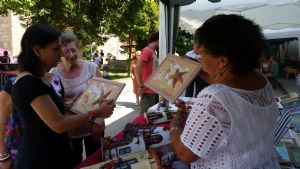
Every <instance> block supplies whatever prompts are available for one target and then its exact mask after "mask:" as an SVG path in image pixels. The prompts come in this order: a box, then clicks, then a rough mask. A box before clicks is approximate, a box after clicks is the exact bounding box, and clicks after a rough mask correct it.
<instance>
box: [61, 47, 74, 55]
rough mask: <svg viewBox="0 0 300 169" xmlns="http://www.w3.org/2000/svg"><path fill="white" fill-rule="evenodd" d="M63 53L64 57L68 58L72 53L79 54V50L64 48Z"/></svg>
mask: <svg viewBox="0 0 300 169" xmlns="http://www.w3.org/2000/svg"><path fill="white" fill-rule="evenodd" d="M62 51H63V53H64V55H66V56H68V55H70V53H72V54H75V53H77V52H78V50H77V49H76V48H69V49H68V48H62Z"/></svg>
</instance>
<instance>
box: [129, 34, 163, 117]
mask: <svg viewBox="0 0 300 169" xmlns="http://www.w3.org/2000/svg"><path fill="white" fill-rule="evenodd" d="M158 47H159V32H154V33H152V34H151V35H150V36H149V39H148V46H146V47H145V48H144V49H143V50H142V52H141V54H140V57H139V58H138V60H137V63H136V66H135V72H136V76H137V77H136V78H137V81H138V87H139V90H138V93H139V95H140V96H141V101H140V107H141V114H142V113H145V112H147V111H148V108H150V107H151V106H153V105H155V104H156V103H158V94H156V93H155V92H154V91H153V90H151V89H149V88H147V87H146V86H144V83H145V82H146V81H147V80H148V78H149V77H150V76H151V74H152V73H153V69H154V68H153V67H154V65H155V58H156V50H157V49H158Z"/></svg>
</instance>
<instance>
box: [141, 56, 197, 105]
mask: <svg viewBox="0 0 300 169" xmlns="http://www.w3.org/2000/svg"><path fill="white" fill-rule="evenodd" d="M200 69H201V63H199V62H195V61H192V60H190V59H188V58H184V57H179V56H176V55H173V54H168V56H167V57H166V58H165V60H164V61H163V62H162V63H161V64H160V65H159V67H158V68H157V69H156V70H155V72H154V73H152V75H151V76H150V77H149V79H148V80H147V81H146V82H145V85H146V86H147V87H149V88H150V89H152V90H153V91H155V92H156V93H158V94H159V95H161V96H162V97H164V98H165V99H167V100H168V101H170V102H174V101H175V100H176V99H177V98H178V97H179V96H180V94H181V93H182V92H183V91H184V90H185V89H186V87H187V86H188V85H189V84H190V83H191V81H192V80H193V79H194V77H195V76H196V75H197V74H198V73H199V71H200Z"/></svg>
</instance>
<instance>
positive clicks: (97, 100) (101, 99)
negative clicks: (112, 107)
mask: <svg viewBox="0 0 300 169" xmlns="http://www.w3.org/2000/svg"><path fill="white" fill-rule="evenodd" d="M103 93H104V92H103ZM103 93H102V94H101V96H100V97H99V98H98V99H96V100H95V101H94V102H93V103H92V105H95V104H97V103H99V104H102V103H103V102H104V101H105V100H106V99H107V97H108V96H109V94H110V93H111V90H109V91H108V92H107V93H105V94H103Z"/></svg>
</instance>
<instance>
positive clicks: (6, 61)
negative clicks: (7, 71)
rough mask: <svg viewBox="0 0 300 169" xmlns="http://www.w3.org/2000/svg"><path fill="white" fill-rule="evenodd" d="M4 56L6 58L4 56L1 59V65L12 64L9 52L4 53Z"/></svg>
mask: <svg viewBox="0 0 300 169" xmlns="http://www.w3.org/2000/svg"><path fill="white" fill-rule="evenodd" d="M3 54H4V56H2V57H1V58H0V62H1V63H10V57H9V56H8V52H7V51H4V52H3Z"/></svg>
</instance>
